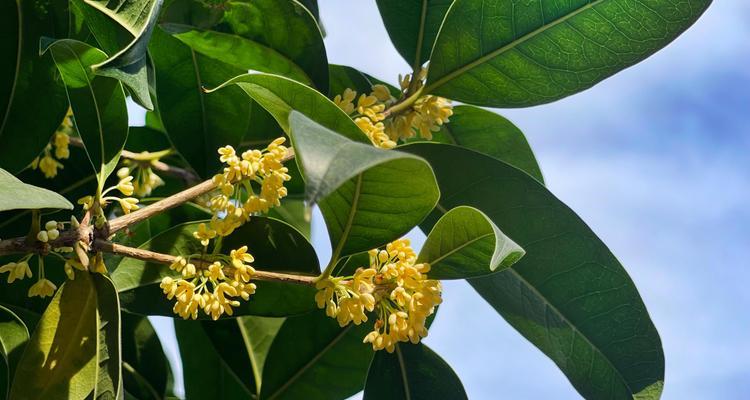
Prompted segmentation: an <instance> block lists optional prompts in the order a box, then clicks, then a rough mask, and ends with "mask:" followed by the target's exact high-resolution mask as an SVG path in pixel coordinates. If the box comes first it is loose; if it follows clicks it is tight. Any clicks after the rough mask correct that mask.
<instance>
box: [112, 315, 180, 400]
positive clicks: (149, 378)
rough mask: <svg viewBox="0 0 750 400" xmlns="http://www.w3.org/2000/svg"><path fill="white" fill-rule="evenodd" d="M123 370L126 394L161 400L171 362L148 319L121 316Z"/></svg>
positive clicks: (169, 373)
mask: <svg viewBox="0 0 750 400" xmlns="http://www.w3.org/2000/svg"><path fill="white" fill-rule="evenodd" d="M122 369H123V371H122V372H123V384H124V385H123V386H124V388H125V390H126V391H127V392H129V393H131V394H132V395H133V396H135V397H137V398H138V399H140V400H160V399H163V398H164V396H165V394H166V393H167V384H168V382H169V380H170V379H171V371H170V368H169V362H168V361H167V357H166V355H165V354H164V349H163V348H162V345H161V342H160V341H159V337H158V336H157V334H156V331H155V330H154V327H153V326H152V325H151V323H150V322H149V320H148V318H146V317H141V316H137V315H132V314H128V313H123V314H122Z"/></svg>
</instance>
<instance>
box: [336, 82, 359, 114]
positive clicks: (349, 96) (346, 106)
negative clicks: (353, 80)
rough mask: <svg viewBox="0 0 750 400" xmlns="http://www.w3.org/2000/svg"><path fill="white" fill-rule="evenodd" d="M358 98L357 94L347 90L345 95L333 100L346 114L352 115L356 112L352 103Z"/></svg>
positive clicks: (337, 96)
mask: <svg viewBox="0 0 750 400" xmlns="http://www.w3.org/2000/svg"><path fill="white" fill-rule="evenodd" d="M356 97H357V92H355V91H353V90H351V89H349V88H346V89H345V90H344V93H343V94H339V95H336V97H334V98H333V102H334V103H335V104H336V105H337V106H338V107H339V108H340V109H342V110H343V111H344V112H345V113H347V114H351V113H352V112H354V104H353V103H352V101H354V99H355V98H356Z"/></svg>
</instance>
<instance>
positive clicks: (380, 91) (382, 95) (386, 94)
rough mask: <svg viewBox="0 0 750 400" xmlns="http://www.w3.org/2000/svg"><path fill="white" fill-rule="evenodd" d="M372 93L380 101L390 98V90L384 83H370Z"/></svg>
mask: <svg viewBox="0 0 750 400" xmlns="http://www.w3.org/2000/svg"><path fill="white" fill-rule="evenodd" d="M372 95H373V96H375V97H376V98H377V99H378V100H379V101H381V102H386V101H389V100H392V97H391V91H390V90H388V87H386V86H385V85H381V84H377V85H372Z"/></svg>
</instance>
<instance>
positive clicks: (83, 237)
mask: <svg viewBox="0 0 750 400" xmlns="http://www.w3.org/2000/svg"><path fill="white" fill-rule="evenodd" d="M89 219H90V215H89V214H88V213H87V214H86V215H85V216H84V218H83V221H81V224H80V226H79V227H78V228H77V229H69V230H66V231H63V232H61V233H60V236H58V238H57V239H55V240H50V241H48V242H47V243H43V242H40V241H38V240H35V239H34V238H31V239H30V238H27V237H25V236H24V237H17V238H12V239H6V240H0V255H8V254H29V253H37V254H45V255H46V254H49V252H50V251H51V250H52V249H55V248H59V247H74V248H75V244H76V242H78V241H82V242H83V243H84V244H86V245H88V244H89V243H91V240H92V238H93V236H94V229H93V227H92V226H91V225H89Z"/></svg>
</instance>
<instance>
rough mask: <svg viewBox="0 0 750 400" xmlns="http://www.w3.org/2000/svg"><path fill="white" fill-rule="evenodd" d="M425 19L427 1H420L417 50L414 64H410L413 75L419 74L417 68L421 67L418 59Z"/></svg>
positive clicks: (420, 51) (420, 55)
mask: <svg viewBox="0 0 750 400" xmlns="http://www.w3.org/2000/svg"><path fill="white" fill-rule="evenodd" d="M426 19H427V0H422V13H421V14H420V16H419V31H418V32H417V48H416V50H415V52H414V63H413V64H412V71H414V75H417V74H418V73H419V67H421V66H422V63H421V62H420V59H421V58H422V44H423V43H424V25H425V22H426Z"/></svg>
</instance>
